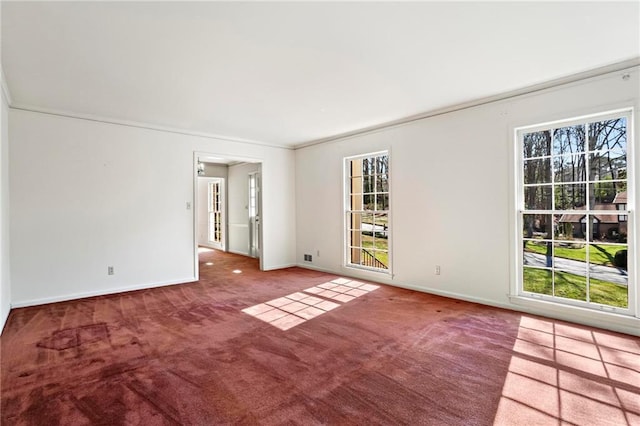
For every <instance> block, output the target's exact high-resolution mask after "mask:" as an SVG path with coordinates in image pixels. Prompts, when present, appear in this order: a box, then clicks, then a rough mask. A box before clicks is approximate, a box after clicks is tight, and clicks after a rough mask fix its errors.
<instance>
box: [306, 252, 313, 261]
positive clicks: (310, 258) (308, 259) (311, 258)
mask: <svg viewBox="0 0 640 426" xmlns="http://www.w3.org/2000/svg"><path fill="white" fill-rule="evenodd" d="M304 261H305V262H312V261H313V256H311V255H310V254H305V255H304Z"/></svg>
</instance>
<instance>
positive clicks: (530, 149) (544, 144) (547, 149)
mask: <svg viewBox="0 0 640 426" xmlns="http://www.w3.org/2000/svg"><path fill="white" fill-rule="evenodd" d="M523 138H524V144H523V148H524V158H533V157H542V156H545V155H547V156H548V155H551V133H550V132H549V131H548V130H545V131H543V132H535V133H525V134H524V135H523Z"/></svg>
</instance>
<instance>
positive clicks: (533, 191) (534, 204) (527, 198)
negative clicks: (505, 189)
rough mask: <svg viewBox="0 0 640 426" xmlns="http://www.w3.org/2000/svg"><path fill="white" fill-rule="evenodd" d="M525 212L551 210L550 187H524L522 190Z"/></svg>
mask: <svg viewBox="0 0 640 426" xmlns="http://www.w3.org/2000/svg"><path fill="white" fill-rule="evenodd" d="M524 208H525V209H526V210H551V186H550V185H545V186H526V187H525V188H524Z"/></svg>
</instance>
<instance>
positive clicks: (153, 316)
mask: <svg viewBox="0 0 640 426" xmlns="http://www.w3.org/2000/svg"><path fill="white" fill-rule="evenodd" d="M200 271H201V272H200V273H201V279H200V281H199V282H197V283H192V284H184V285H176V286H170V287H163V288H157V289H150V290H143V291H137V292H130V293H123V294H118V295H112V296H103V297H95V298H90V299H84V300H78V301H71V302H64V303H56V304H51V305H45V306H39V307H31V308H23V309H16V310H13V311H12V313H11V315H10V317H9V321H8V323H7V325H6V328H5V330H4V333H3V335H2V341H1V346H2V353H1V355H2V358H1V360H0V366H1V368H2V371H1V385H2V387H1V399H2V405H1V408H2V413H1V420H2V424H3V425H5V424H6V425H22V424H25V425H57V424H62V425H89V424H91V425H97V424H104V425H119V424H127V425H129V424H130V425H165V424H166V425H177V424H184V425H217V424H264V425H272V424H301V425H314V424H340V425H346V424H354V425H356V424H358V425H362V424H367V425H375V424H384V425H390V424H408V425H418V424H425V425H490V424H505V425H506V424H524V425H534V424H535V425H538V424H549V425H560V424H563V425H564V424H566V425H571V424H574V425H583V424H584V425H586V424H593V425H606V424H612V425H625V424H626V425H640V339H638V338H635V337H631V336H627V335H622V334H615V333H610V332H606V331H602V330H599V329H593V328H588V327H582V326H576V325H572V324H568V323H563V322H560V321H555V320H550V319H545V318H540V317H533V316H529V315H522V314H519V313H516V312H511V311H506V310H501V309H495V308H490V307H486V306H481V305H476V304H472V303H466V302H461V301H456V300H452V299H446V298H442V297H437V296H431V295H427V294H422V293H418V292H412V291H408V290H403V289H399V288H394V287H388V286H376V285H367V284H366V283H361V282H356V281H351V280H344V279H343V280H340V279H339V278H340V277H336V276H333V275H329V274H324V273H319V272H314V271H309V270H304V269H300V268H290V269H286V270H280V271H272V272H260V271H259V270H258V264H257V261H255V260H253V259H248V258H244V257H242V256H236V255H232V254H227V253H221V252H213V251H206V252H203V253H201V255H200ZM234 271H236V272H234ZM238 271H241V272H239V273H238ZM332 281H333V282H332Z"/></svg>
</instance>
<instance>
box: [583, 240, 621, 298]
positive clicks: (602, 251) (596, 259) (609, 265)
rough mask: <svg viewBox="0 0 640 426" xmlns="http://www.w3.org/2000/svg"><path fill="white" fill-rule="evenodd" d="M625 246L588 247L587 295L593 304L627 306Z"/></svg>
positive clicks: (593, 245) (601, 245) (599, 245)
mask: <svg viewBox="0 0 640 426" xmlns="http://www.w3.org/2000/svg"><path fill="white" fill-rule="evenodd" d="M627 253H628V248H627V246H621V245H613V244H591V245H589V283H590V288H589V295H590V299H591V301H592V302H594V303H600V304H603V305H608V306H617V307H621V308H626V307H627V306H628V290H627V289H628V285H629V278H628V275H627Z"/></svg>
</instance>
